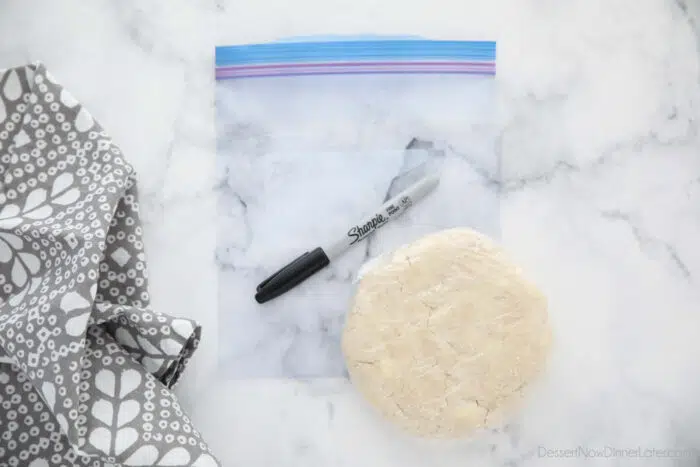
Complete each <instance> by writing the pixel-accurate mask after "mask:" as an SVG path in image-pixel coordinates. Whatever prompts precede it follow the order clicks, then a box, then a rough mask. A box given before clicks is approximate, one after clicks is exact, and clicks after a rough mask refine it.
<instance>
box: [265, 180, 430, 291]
mask: <svg viewBox="0 0 700 467" xmlns="http://www.w3.org/2000/svg"><path fill="white" fill-rule="evenodd" d="M439 182H440V178H439V177H438V176H436V175H434V176H429V177H426V178H424V179H422V180H421V181H419V182H418V183H416V184H415V185H412V186H410V187H409V188H407V189H406V190H404V191H403V192H401V193H399V194H398V195H397V196H396V197H394V198H392V199H390V200H389V201H387V202H386V203H384V205H382V207H380V208H379V209H378V210H376V211H375V212H374V214H372V215H371V216H369V217H367V218H366V219H364V220H363V221H362V222H360V223H359V224H357V225H354V226H352V227H350V228H349V229H348V230H347V232H346V233H345V234H344V235H343V237H342V238H340V239H339V240H338V241H336V242H335V243H332V244H331V245H330V246H328V247H320V246H319V247H317V248H314V249H313V250H311V251H307V252H306V253H304V254H302V255H301V256H299V257H298V258H296V259H295V260H294V261H292V262H291V263H289V264H287V265H286V266H284V267H283V268H282V269H280V270H279V271H277V272H276V273H274V274H273V275H271V276H270V277H268V278H267V279H265V280H264V281H262V282H261V283H260V285H258V287H257V289H256V293H255V300H256V301H257V302H258V303H265V302H267V301H269V300H272V299H273V298H275V297H279V296H280V295H282V294H283V293H285V292H287V291H289V290H291V289H292V288H294V287H296V286H297V285H299V284H301V283H302V282H304V281H305V280H306V279H308V278H309V277H311V276H313V275H314V274H316V273H317V272H318V271H320V270H321V269H323V268H325V267H326V266H328V265H329V264H330V262H331V261H332V260H334V259H336V258H338V257H339V256H341V255H342V254H343V253H344V252H345V251H346V250H348V249H349V248H350V247H352V246H353V245H355V244H356V243H359V242H361V241H362V240H364V239H365V238H367V237H369V236H370V235H371V234H372V233H374V232H375V231H377V230H378V229H380V228H381V227H383V226H385V225H386V224H388V223H389V222H391V221H392V220H394V219H396V218H397V217H399V216H400V215H401V214H403V213H404V212H406V210H407V209H409V208H410V207H411V206H413V204H414V203H416V202H417V201H420V200H421V199H423V198H425V197H426V196H427V195H428V194H429V193H430V192H431V191H433V190H434V189H435V187H437V185H438V183H439Z"/></svg>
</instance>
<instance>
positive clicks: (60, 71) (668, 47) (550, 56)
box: [0, 0, 700, 466]
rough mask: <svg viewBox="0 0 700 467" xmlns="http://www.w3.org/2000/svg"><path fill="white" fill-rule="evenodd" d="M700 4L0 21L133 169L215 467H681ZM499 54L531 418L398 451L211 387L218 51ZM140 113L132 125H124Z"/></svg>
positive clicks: (158, 7) (689, 428)
mask: <svg viewBox="0 0 700 467" xmlns="http://www.w3.org/2000/svg"><path fill="white" fill-rule="evenodd" d="M699 12H700V6H699V5H698V4H697V2H696V1H695V0H677V1H675V2H674V1H672V0H668V1H663V0H616V1H603V0H571V1H569V2H565V3H562V2H553V1H540V0H526V1H515V0H496V1H490V2H476V1H456V0H439V1H431V2H396V3H395V7H391V5H390V4H389V3H387V2H381V3H376V2H374V1H370V0H353V1H350V0H336V1H327V2H320V1H318V0H297V1H294V2H289V1H287V0H266V1H257V2H252V1H248V2H243V1H240V0H238V1H236V2H233V1H224V0H220V1H219V2H185V1H177V2H173V1H170V2H164V1H159V2H156V1H153V2H133V1H124V2H107V1H99V2H80V3H79V2H77V1H70V2H69V1H62V2H51V3H50V2H39V1H25V2H14V3H10V2H4V3H3V4H2V7H1V10H0V67H5V66H11V65H16V64H20V63H24V62H27V61H31V60H41V61H44V62H45V63H46V64H47V65H48V67H49V68H50V69H51V70H53V73H54V74H55V75H56V76H57V77H59V78H60V79H61V80H62V81H63V83H65V85H66V86H68V87H69V88H70V89H71V90H73V92H74V94H76V96H77V97H79V98H80V99H81V100H83V101H84V102H85V103H86V105H88V106H89V108H90V109H92V112H93V114H94V115H95V116H96V117H97V118H99V119H100V120H101V122H102V123H103V124H104V126H105V127H106V128H107V129H109V131H110V132H111V133H112V134H113V136H114V138H115V139H116V140H117V141H119V142H120V144H121V146H122V148H123V149H124V152H125V153H126V154H128V155H130V159H131V161H132V162H133V164H134V165H135V166H136V167H137V169H138V170H139V171H140V173H141V191H142V196H143V198H144V200H145V203H146V212H145V221H146V222H147V229H146V232H147V235H148V238H147V241H148V244H147V247H148V251H149V261H150V268H151V277H152V295H153V303H154V306H157V307H159V308H161V309H162V310H163V311H168V312H170V313H173V314H182V315H188V316H192V317H195V318H197V319H199V320H200V321H201V322H202V323H203V324H204V326H205V332H204V341H203V343H202V348H201V349H200V352H199V354H198V355H197V358H196V359H195V361H194V362H193V365H192V367H191V368H190V369H189V374H188V375H186V377H185V380H184V381H183V384H182V386H181V387H180V394H181V396H182V398H183V400H184V401H185V403H186V404H187V405H188V406H189V407H190V412H191V413H192V414H193V418H194V419H195V420H196V421H197V422H198V423H199V425H200V428H201V430H202V431H203V432H204V434H205V435H206V436H207V437H208V440H209V442H210V444H211V445H212V447H213V449H216V450H217V451H218V454H219V456H220V457H221V458H222V460H223V461H224V464H225V465H227V466H229V465H230V466H237V465H241V466H242V465H246V466H251V465H252V466H257V465H260V466H262V465H290V466H291V465H294V466H296V465H299V466H302V465H303V466H316V465H318V466H343V465H357V464H358V463H363V465H367V466H394V465H404V466H423V465H441V466H451V465H455V466H458V465H459V466H462V465H484V466H492V465H493V466H497V465H498V466H500V465H511V466H540V465H550V464H551V465H611V466H612V465H635V466H639V465H650V466H664V465H691V461H690V460H686V461H685V462H680V464H678V463H676V464H674V460H672V459H664V458H658V457H657V458H645V459H629V458H626V459H623V458H595V459H592V458H589V459H585V458H584V457H583V456H582V453H579V456H578V457H574V458H568V459H561V458H559V459H555V458H546V457H540V454H542V453H543V450H545V449H550V450H552V449H567V448H576V447H578V446H582V447H586V448H604V447H605V446H610V447H614V448H617V449H625V448H636V447H637V446H641V447H642V448H655V449H664V448H689V447H700V339H698V338H697V336H698V330H699V329H700V305H699V303H700V289H699V286H700V283H699V282H698V281H699V279H698V275H699V274H700V247H698V244H697V241H698V240H697V239H698V236H699V235H700V215H699V214H698V213H699V212H700V211H699V209H700V208H699V206H700V155H699V154H698V150H699V149H700V139H699V135H698V117H699V115H698V112H699V110H698V109H699V107H698V106H699V105H700V84H699V79H700V69H699V66H698V65H699V62H698V57H699V55H698V46H699V44H700V39H699V34H698V32H699V29H698V28H699V25H700V19H699V16H698V13H699ZM407 31H408V32H411V33H415V34H424V35H428V36H432V37H436V38H444V37H449V38H465V37H467V38H471V37H479V38H487V39H490V38H495V39H497V40H498V41H499V57H498V64H499V77H498V87H499V99H500V103H501V107H502V116H501V118H502V121H501V128H500V131H499V139H498V146H497V147H498V150H499V151H500V154H501V157H502V159H503V175H504V181H503V183H502V195H503V199H502V205H501V225H502V236H503V240H504V243H505V245H506V246H507V247H508V249H509V250H510V251H511V252H512V254H513V255H514V256H515V257H516V258H517V259H518V260H519V261H520V262H521V263H522V264H523V265H524V266H525V267H526V268H527V269H528V270H529V271H530V272H531V274H532V276H533V277H534V278H535V279H536V280H537V281H538V282H539V283H540V284H541V285H542V287H543V289H544V290H545V291H546V292H547V293H548V295H549V296H550V298H551V313H552V321H553V324H554V327H555V332H556V336H557V341H556V342H557V343H556V347H555V353H554V357H553V359H552V362H551V365H550V368H549V370H548V372H547V374H546V377H545V378H544V379H543V381H542V382H541V384H539V385H538V387H537V388H536V391H535V392H534V393H533V397H532V398H531V400H530V402H529V404H528V406H527V408H526V409H525V410H524V411H523V412H522V413H521V414H519V415H518V417H517V418H516V419H515V420H513V423H512V424H511V425H509V427H507V428H506V429H504V430H499V431H496V432H489V433H482V434H479V435H478V436H477V437H475V438H474V439H473V440H470V441H468V442H460V443H450V444H448V445H445V444H442V443H438V444H433V443H419V442H415V441H414V440H410V439H407V438H406V437H404V436H403V435H401V434H398V433H396V432H394V431H393V430H392V429H390V428H389V427H387V426H385V425H384V424H383V423H381V422H379V421H378V420H377V419H376V418H375V417H374V415H373V414H372V413H371V412H370V411H369V410H368V409H367V408H366V407H365V406H364V405H363V404H362V403H361V401H359V400H358V398H357V396H356V395H355V394H354V392H353V391H352V388H351V387H350V386H349V385H348V384H347V383H346V382H344V381H343V380H341V379H327V380H323V381H315V382H313V383H310V382H303V381H282V380H273V379H266V380H249V381H241V380H238V381H233V380H230V381H218V382H216V383H214V379H213V378H212V375H213V374H214V372H215V370H216V355H217V352H218V350H217V349H218V347H219V343H218V342H217V340H218V332H217V330H216V327H217V313H218V310H217V266H216V262H215V255H214V252H215V239H216V231H215V212H216V193H215V185H216V169H215V167H216V166H215V158H214V153H215V145H214V124H213V115H214V112H213V72H212V66H213V63H212V58H213V46H214V44H215V43H216V42H217V41H219V43H224V42H228V43H231V42H243V41H251V40H267V39H271V38H275V37H278V36H286V35H295V34H311V33H328V32H336V33H357V32H380V33H386V34H397V33H406V32H407ZM134 109H137V110H138V111H137V112H134Z"/></svg>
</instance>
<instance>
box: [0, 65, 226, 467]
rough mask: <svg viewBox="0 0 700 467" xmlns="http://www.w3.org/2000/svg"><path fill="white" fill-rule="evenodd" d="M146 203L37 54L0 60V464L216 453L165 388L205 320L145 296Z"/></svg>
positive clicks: (165, 459) (33, 466) (173, 462)
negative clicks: (34, 60)
mask: <svg viewBox="0 0 700 467" xmlns="http://www.w3.org/2000/svg"><path fill="white" fill-rule="evenodd" d="M138 206H139V205H138V201H137V193H136V185H135V181H134V170H133V169H132V167H131V166H130V165H129V164H128V163H127V162H126V160H125V159H124V157H123V156H122V154H121V152H120V150H119V148H118V147H117V146H116V145H115V144H114V143H113V142H112V140H111V139H110V138H109V136H107V134H106V133H105V132H104V131H103V129H102V128H101V127H100V126H99V125H98V124H97V123H96V122H95V120H93V118H92V116H91V115H90V113H88V111H87V110H86V109H85V108H84V107H83V106H82V105H81V104H80V103H78V102H77V101H76V100H75V99H74V98H73V96H71V94H69V93H68V92H67V91H66V90H65V89H63V88H62V87H61V86H60V85H59V84H58V83H57V82H56V81H55V79H54V78H53V77H52V76H51V75H50V74H49V73H48V72H47V71H46V69H45V68H44V66H43V65H41V64H36V65H29V66H25V67H20V68H14V69H8V70H0V466H20V467H26V466H29V467H46V466H66V467H72V466H74V465H76V466H83V465H85V466H113V465H125V466H127V465H128V466H153V465H168V466H195V467H213V466H218V465H219V463H218V462H217V461H216V460H215V458H214V457H213V456H212V454H211V453H210V451H209V449H208V447H207V445H206V444H205V443H204V442H203V441H202V439H201V437H200V435H199V433H198V432H197V431H196V430H195V429H194V428H193V427H192V425H191V423H190V420H189V419H188V417H187V415H186V414H185V413H184V412H183V410H182V407H181V406H180V405H179V404H178V401H177V398H176V397H175V396H174V394H173V393H172V392H171V390H170V389H171V388H172V387H173V385H174V384H175V382H176V381H177V379H178V377H179V376H180V373H181V372H182V370H183V368H184V367H185V364H186V362H187V360H188V358H189V357H190V356H191V355H192V352H193V351H194V350H195V348H196V347H197V343H198V340H199V335H200V328H199V326H198V325H197V324H196V323H194V322H192V321H190V320H187V319H177V318H172V317H170V316H168V315H164V314H162V313H159V312H157V311H155V310H152V309H151V308H150V306H149V296H148V288H147V272H146V262H145V257H144V251H143V240H142V228H141V225H140V220H139V207H138Z"/></svg>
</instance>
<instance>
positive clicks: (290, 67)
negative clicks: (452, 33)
mask: <svg viewBox="0 0 700 467" xmlns="http://www.w3.org/2000/svg"><path fill="white" fill-rule="evenodd" d="M396 73H399V74H409V73H431V74H455V73H456V74H475V75H487V76H488V75H494V74H495V73H496V43H495V42H488V41H478V42H476V41H432V40H422V39H399V40H396V39H393V40H352V41H346V40H332V41H323V42H312V41H302V42H293V41H292V42H275V43H268V44H252V45H238V46H223V47H217V48H216V79H240V78H263V77H274V76H280V77H281V76H301V75H338V74H340V75H342V74H396Z"/></svg>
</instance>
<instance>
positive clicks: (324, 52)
mask: <svg viewBox="0 0 700 467" xmlns="http://www.w3.org/2000/svg"><path fill="white" fill-rule="evenodd" d="M494 74H495V43H493V42H463V41H428V40H422V39H378V38H373V39H370V40H367V39H365V40H345V39H343V40H337V39H334V40H324V41H314V40H308V39H307V40H304V41H284V42H275V43H268V44H256V45H242V46H227V47H218V48H217V50H216V78H217V81H216V112H217V115H216V118H217V151H218V163H219V176H220V184H219V186H220V191H219V210H218V247H217V260H218V263H219V266H220V284H219V291H220V292H219V293H220V297H219V298H220V300H219V303H220V305H219V306H220V314H219V324H220V325H219V332H220V336H219V342H220V366H221V369H222V371H223V372H224V373H226V374H227V375H228V377H234V378H253V377H333V376H342V375H344V374H345V365H344V362H343V358H342V354H341V350H340V337H341V332H342V326H343V321H344V316H345V314H346V312H347V310H348V307H349V304H350V301H351V298H352V292H353V287H354V286H353V280H354V278H355V277H356V275H357V273H358V271H359V270H360V268H361V266H362V265H363V264H364V263H366V262H367V261H368V260H371V259H372V258H374V257H376V256H378V255H381V254H383V253H386V252H388V251H391V250H393V249H394V248H396V247H398V246H400V245H402V244H405V243H406V242H409V241H411V240H414V239H416V238H418V237H420V236H422V235H425V234H427V233H430V232H433V231H436V230H440V229H443V228H449V227H454V226H469V227H472V228H475V229H477V230H479V231H481V232H483V233H486V234H488V235H491V236H494V237H497V236H498V235H499V225H498V220H499V212H498V192H497V184H496V183H495V181H496V180H497V179H498V176H499V159H498V156H497V152H496V151H495V147H494V143H495V122H494V113H495V112H494V107H493V97H494V96H493V85H494V83H493V76H494ZM417 173H418V174H421V173H423V174H438V175H439V177H440V184H439V185H438V187H437V188H436V189H435V191H434V192H433V193H431V194H430V195H429V196H428V197H426V198H425V199H424V200H422V201H421V202H419V203H417V204H416V205H415V206H413V207H412V208H411V209H409V210H408V211H407V212H406V213H405V214H404V215H402V216H401V217H400V218H399V219H398V220H396V221H394V222H391V223H389V224H388V225H386V226H385V227H382V228H381V229H380V230H378V231H377V232H376V233H374V234H373V235H371V236H370V237H369V238H367V239H365V240H364V241H362V242H358V244H357V245H355V246H354V247H353V248H350V249H349V250H348V251H347V252H345V254H344V255H343V256H341V257H339V258H337V259H336V260H334V261H333V262H332V263H331V264H330V265H329V266H328V267H326V268H325V269H323V270H322V271H320V272H318V273H317V274H316V275H314V276H313V277H312V278H310V279H309V280H307V281H305V282H304V283H302V284H301V285H299V286H297V287H296V288H294V289H292V290H291V291H289V292H287V293H285V294H284V295H282V296H280V297H278V298H276V299H274V300H272V301H270V302H267V303H265V304H263V305H260V304H258V303H256V302H255V300H254V295H255V290H256V286H257V285H258V284H259V283H260V282H261V281H263V280H264V279H266V278H267V277H268V276H269V275H270V274H271V273H273V272H275V271H277V270H278V269H279V268H280V267H282V266H284V265H285V264H287V263H288V262H289V261H290V260H292V259H294V258H296V257H297V256H299V255H300V254H301V253H303V252H305V251H308V250H311V249H313V248H315V247H317V246H319V245H325V244H328V242H332V241H333V240H336V239H337V238H338V237H339V236H342V235H346V233H347V232H348V228H349V227H351V226H353V225H356V223H357V222H359V221H361V220H362V219H363V218H364V217H365V216H366V215H367V214H369V213H371V212H372V211H373V210H375V209H376V208H377V207H379V206H380V205H381V204H382V203H383V201H385V200H386V199H387V198H388V197H390V196H393V195H394V194H396V191H397V190H399V189H400V188H402V187H404V186H406V184H407V182H408V181H410V179H411V177H414V178H415V175H416V174H417Z"/></svg>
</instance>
